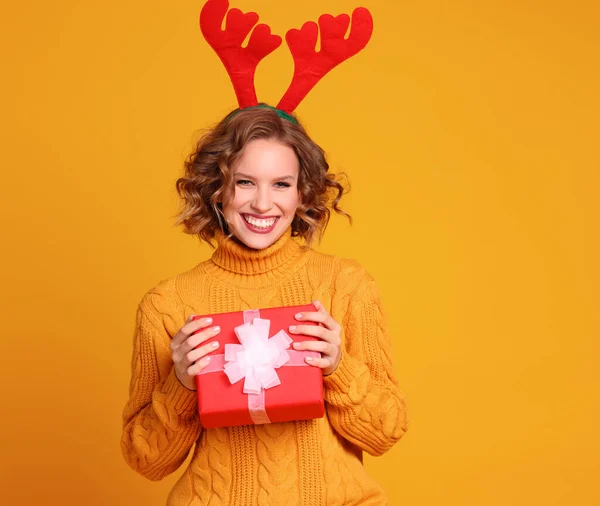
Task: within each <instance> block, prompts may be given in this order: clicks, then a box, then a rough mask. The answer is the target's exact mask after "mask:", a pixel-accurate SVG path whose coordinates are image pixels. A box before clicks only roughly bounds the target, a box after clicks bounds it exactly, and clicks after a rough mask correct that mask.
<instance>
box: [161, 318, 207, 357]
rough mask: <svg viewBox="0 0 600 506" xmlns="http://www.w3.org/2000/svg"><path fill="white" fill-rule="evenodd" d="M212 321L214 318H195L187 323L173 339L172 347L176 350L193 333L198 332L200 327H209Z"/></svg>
mask: <svg viewBox="0 0 600 506" xmlns="http://www.w3.org/2000/svg"><path fill="white" fill-rule="evenodd" d="M211 323H212V318H202V319H199V320H193V321H191V322H189V323H186V324H184V325H183V327H181V328H180V329H179V331H178V332H177V334H175V337H173V339H172V340H171V349H172V350H174V349H176V348H178V347H179V346H181V343H183V342H184V341H185V340H186V339H187V338H188V337H189V336H190V335H191V334H193V333H194V332H197V331H198V330H200V329H203V328H205V327H208V326H209V325H210V324H211Z"/></svg>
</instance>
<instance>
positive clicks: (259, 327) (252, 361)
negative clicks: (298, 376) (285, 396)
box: [224, 318, 293, 394]
mask: <svg viewBox="0 0 600 506" xmlns="http://www.w3.org/2000/svg"><path fill="white" fill-rule="evenodd" d="M270 326H271V321H270V320H265V319H263V318H254V321H253V322H252V323H244V324H243V325H240V326H239V327H236V328H235V329H234V331H235V334H236V335H237V337H238V339H239V341H240V343H241V344H226V345H225V366H224V372H225V374H226V375H227V377H228V378H229V381H230V382H231V384H233V383H237V382H238V381H239V380H241V379H242V378H246V379H245V381H244V393H245V394H260V393H261V391H262V389H263V388H264V389H267V388H272V387H274V386H277V385H280V384H281V381H280V379H279V376H278V374H277V372H276V371H275V369H278V368H279V367H281V366H282V365H283V364H285V363H287V362H288V361H289V360H290V356H289V355H288V353H287V351H285V350H287V349H288V348H289V346H290V343H292V342H293V340H292V338H290V336H288V335H287V333H286V332H285V331H283V330H280V331H279V332H277V334H275V335H274V336H273V337H271V338H270V339H269V329H270Z"/></svg>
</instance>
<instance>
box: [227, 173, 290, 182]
mask: <svg viewBox="0 0 600 506" xmlns="http://www.w3.org/2000/svg"><path fill="white" fill-rule="evenodd" d="M233 175H234V176H236V177H245V178H248V179H254V178H253V177H252V176H250V175H248V174H244V173H243V172H236V173H234V174H233ZM283 179H291V180H294V179H296V177H295V176H283V177H276V178H275V180H276V181H280V180H283Z"/></svg>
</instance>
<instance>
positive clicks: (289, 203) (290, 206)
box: [285, 193, 300, 215]
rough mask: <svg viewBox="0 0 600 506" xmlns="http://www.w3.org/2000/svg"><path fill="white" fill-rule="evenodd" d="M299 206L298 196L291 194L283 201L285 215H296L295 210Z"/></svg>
mask: <svg viewBox="0 0 600 506" xmlns="http://www.w3.org/2000/svg"><path fill="white" fill-rule="evenodd" d="M299 205H300V194H298V193H293V194H291V195H290V196H289V197H288V198H286V200H285V210H286V214H290V215H293V214H295V213H296V209H297V208H298V206H299Z"/></svg>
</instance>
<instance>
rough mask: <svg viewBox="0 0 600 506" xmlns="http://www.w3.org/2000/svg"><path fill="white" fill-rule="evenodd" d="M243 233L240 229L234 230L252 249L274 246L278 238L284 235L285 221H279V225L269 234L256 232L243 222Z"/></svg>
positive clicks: (240, 239)
mask: <svg viewBox="0 0 600 506" xmlns="http://www.w3.org/2000/svg"><path fill="white" fill-rule="evenodd" d="M240 225H241V233H240V231H238V230H235V231H234V236H235V238H236V239H237V240H238V241H239V242H241V243H242V244H244V245H245V246H247V247H248V248H251V249H256V250H261V249H266V248H268V247H269V246H272V245H273V244H274V243H276V242H277V240H278V239H279V238H280V237H281V236H282V235H283V232H285V230H286V228H287V227H286V225H285V224H284V223H278V224H277V226H276V227H275V228H274V229H273V230H272V231H271V232H269V233H268V234H256V233H254V232H252V231H251V230H248V229H247V228H246V227H245V225H244V224H243V223H242V224H240Z"/></svg>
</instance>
